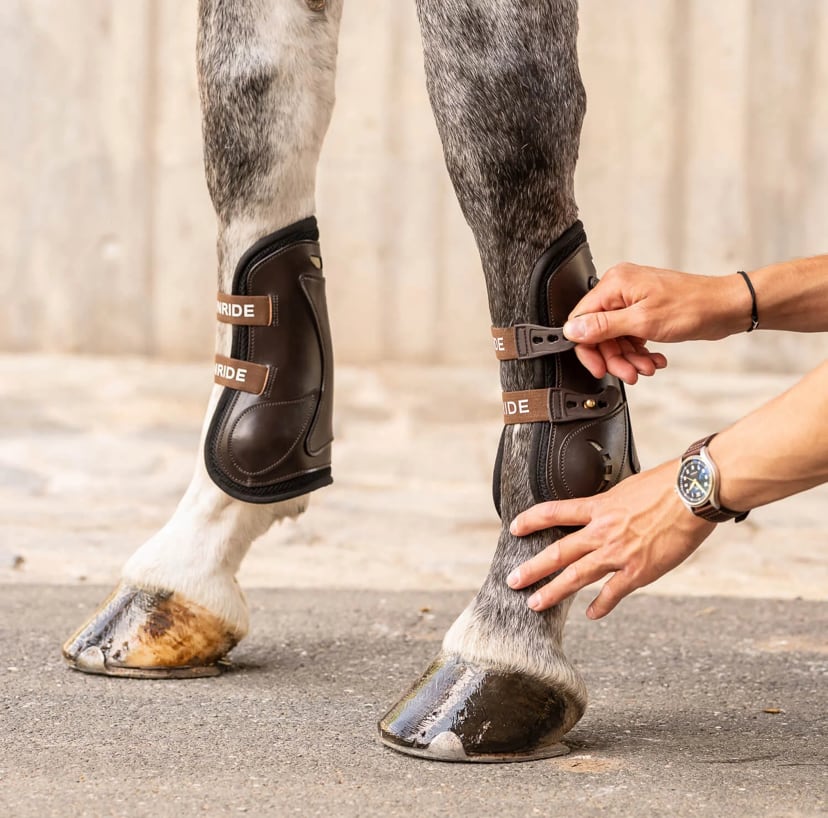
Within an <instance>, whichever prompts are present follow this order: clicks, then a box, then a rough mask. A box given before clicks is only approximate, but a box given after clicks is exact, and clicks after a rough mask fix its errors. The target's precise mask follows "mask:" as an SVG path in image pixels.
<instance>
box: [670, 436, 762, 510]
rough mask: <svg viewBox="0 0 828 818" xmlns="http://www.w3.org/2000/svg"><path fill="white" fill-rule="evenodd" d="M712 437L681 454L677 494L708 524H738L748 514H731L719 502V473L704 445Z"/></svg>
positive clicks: (693, 445)
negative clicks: (729, 522) (730, 521)
mask: <svg viewBox="0 0 828 818" xmlns="http://www.w3.org/2000/svg"><path fill="white" fill-rule="evenodd" d="M714 437H716V435H715V434H712V435H708V436H707V437H705V438H702V439H701V440H697V441H696V442H695V443H693V444H692V445H691V446H690V447H689V448H688V449H687V451H686V452H685V453H684V455H683V457H682V458H681V463H680V464H679V470H678V475H677V477H676V492H677V493H678V496H679V497H680V498H681V501H682V502H683V503H684V505H686V506H687V508H688V509H690V511H692V512H693V514H695V515H696V516H697V517H701V518H702V519H705V520H708V521H709V522H711V523H724V522H727V521H728V520H735V521H736V522H737V523H740V522H742V520H744V519H745V517H747V516H748V514H749V513H750V512H748V511H733V510H732V509H729V508H725V507H724V506H723V505H722V504H721V503H720V502H719V482H720V481H719V470H718V469H717V468H716V464H715V463H714V462H713V459H712V458H711V457H710V452H709V451H708V450H707V444H708V443H710V441H711V440H713V438H714Z"/></svg>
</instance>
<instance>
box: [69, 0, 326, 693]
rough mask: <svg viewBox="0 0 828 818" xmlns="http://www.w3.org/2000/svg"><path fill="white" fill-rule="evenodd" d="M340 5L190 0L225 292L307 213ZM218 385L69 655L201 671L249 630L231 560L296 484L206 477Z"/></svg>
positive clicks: (125, 668)
mask: <svg viewBox="0 0 828 818" xmlns="http://www.w3.org/2000/svg"><path fill="white" fill-rule="evenodd" d="M341 11H342V0H327V2H319V0H234V1H233V2H227V0H201V2H200V4H199V32H198V75H199V86H200V91H201V102H202V113H203V134H204V158H205V169H206V176H207V184H208V188H209V191H210V196H211V198H212V201H213V205H214V207H215V210H216V216H217V221H218V286H219V290H221V291H222V292H224V293H231V292H232V286H233V278H234V273H235V271H236V267H237V264H238V262H239V259H240V258H241V257H242V256H243V255H244V254H245V253H246V251H247V250H248V249H249V248H250V247H251V245H253V244H254V243H257V242H259V240H261V239H262V238H263V237H265V236H269V235H271V234H274V233H275V232H276V231H280V232H282V231H284V229H285V228H288V227H289V226H291V225H294V224H295V223H297V222H299V221H300V220H306V219H308V217H311V216H312V215H313V213H314V210H315V201H314V199H315V194H314V188H315V179H316V166H317V161H318V159H319V153H320V150H321V147H322V141H323V139H324V136H325V132H326V130H327V127H328V122H329V120H330V116H331V111H332V109H333V104H334V75H335V66H336V52H337V39H338V32H339V20H340V15H341ZM303 223H304V222H303ZM311 272H313V271H311ZM181 297H182V298H187V297H188V296H187V293H182V294H181ZM216 352H217V353H218V354H221V355H225V356H229V355H231V327H230V326H229V325H228V324H225V323H220V324H218V331H217V335H216ZM222 392H223V390H222V388H221V386H219V385H217V386H215V387H214V389H213V392H212V395H211V397H210V400H209V404H208V407H207V413H206V417H205V422H204V427H203V433H202V445H201V446H200V448H199V453H198V457H197V463H196V468H195V473H194V475H193V478H192V481H191V482H190V485H189V487H188V488H187V490H186V493H185V494H184V497H183V499H182V500H181V502H180V503H179V505H178V507H177V508H176V510H175V512H174V513H173V515H172V517H171V518H170V520H169V521H168V522H167V524H166V525H165V526H164V527H163V528H162V529H161V530H160V531H159V532H158V533H156V534H155V535H154V536H153V537H151V538H150V539H149V540H148V541H147V542H146V543H144V544H143V545H142V546H141V547H140V548H139V549H138V550H137V551H136V553H135V554H134V555H133V556H132V557H131V558H130V560H129V561H128V562H127V564H126V566H125V567H124V569H123V572H122V577H121V584H120V585H119V586H118V588H117V589H116V591H115V592H114V593H113V595H112V596H111V597H110V598H109V599H108V600H106V601H105V602H104V603H103V605H102V606H101V608H100V609H99V610H98V611H97V613H95V614H94V615H93V616H92V618H91V619H90V620H89V621H88V622H87V623H85V624H84V625H83V626H82V627H81V628H80V629H79V630H78V631H77V632H76V633H75V635H74V636H72V637H71V638H70V639H69V640H68V641H67V643H66V644H65V646H64V656H65V658H66V660H67V662H68V663H69V664H70V666H72V667H74V668H76V669H78V670H83V671H87V672H92V673H105V674H111V675H122V676H149V677H170V676H175V677H188V676H199V675H202V676H203V675H212V674H214V673H216V672H218V667H219V665H218V664H217V663H218V662H219V661H220V660H221V659H222V658H223V657H224V655H225V654H226V653H227V652H228V651H229V650H230V649H231V648H232V647H233V646H234V645H235V644H236V643H237V642H238V641H239V640H240V639H241V638H242V637H243V636H244V635H245V633H246V632H247V629H248V611H247V604H246V602H245V599H244V595H243V593H242V591H241V589H240V587H239V585H238V583H237V581H236V578H235V575H236V572H237V570H238V568H239V566H240V564H241V561H242V559H243V558H244V556H245V554H246V553H247V550H248V548H249V547H250V544H251V542H252V541H253V540H254V539H255V538H257V537H258V536H260V535H261V534H262V533H264V532H265V531H266V530H267V529H268V528H269V527H270V525H271V524H272V523H273V522H274V521H276V520H279V519H283V518H285V517H290V516H295V515H297V514H299V513H301V512H302V511H303V510H304V509H305V507H306V506H307V494H301V493H299V494H296V487H295V486H294V487H293V488H294V496H292V497H291V498H290V499H286V500H284V501H281V502H269V503H261V502H257V503H255V504H254V503H251V502H242V501H240V500H239V499H236V498H235V497H233V496H231V495H230V494H228V493H226V491H224V490H223V489H222V488H219V486H218V485H216V483H215V482H214V480H213V479H211V477H210V475H209V474H208V472H207V469H206V467H205V457H204V454H203V452H204V440H205V437H206V436H207V432H208V429H209V428H210V425H211V421H212V419H213V415H214V412H215V408H216V404H217V402H218V401H219V398H220V396H221V394H222ZM300 490H301V487H300Z"/></svg>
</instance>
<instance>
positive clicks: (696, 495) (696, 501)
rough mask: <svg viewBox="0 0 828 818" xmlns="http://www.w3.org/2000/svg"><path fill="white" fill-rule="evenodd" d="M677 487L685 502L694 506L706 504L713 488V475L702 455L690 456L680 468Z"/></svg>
mask: <svg viewBox="0 0 828 818" xmlns="http://www.w3.org/2000/svg"><path fill="white" fill-rule="evenodd" d="M677 487H678V491H679V494H680V495H681V498H682V500H684V502H685V503H687V504H688V505H690V506H694V507H695V506H702V505H704V504H705V503H706V502H707V501H708V500H709V499H710V494H711V492H712V490H713V475H712V474H711V473H710V468H709V466H708V465H707V463H705V462H704V460H702V459H701V458H700V457H690V458H688V459H687V460H686V461H685V462H684V463H682V465H681V469H680V470H679V475H678V484H677Z"/></svg>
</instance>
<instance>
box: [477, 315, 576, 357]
mask: <svg viewBox="0 0 828 818" xmlns="http://www.w3.org/2000/svg"><path fill="white" fill-rule="evenodd" d="M492 338H493V339H494V349H495V355H496V356H497V359H498V360H499V361H516V360H520V361H523V360H528V359H530V358H540V357H541V356H543V355H555V354H557V353H559V352H566V351H567V350H569V349H572V348H573V347H574V346H575V344H574V342H572V341H568V340H567V339H566V338H564V334H563V328H562V327H544V326H541V325H540V324H515V326H513V327H492Z"/></svg>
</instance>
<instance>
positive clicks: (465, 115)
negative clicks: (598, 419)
mask: <svg viewBox="0 0 828 818" xmlns="http://www.w3.org/2000/svg"><path fill="white" fill-rule="evenodd" d="M417 7H418V11H419V16H420V24H421V29H422V37H423V44H424V49H425V65H426V73H427V82H428V91H429V95H430V98H431V103H432V107H433V109H434V115H435V117H436V120H437V126H438V129H439V132H440V136H441V138H442V142H443V149H444V153H445V159H446V164H447V166H448V170H449V173H450V175H451V179H452V182H453V184H454V187H455V190H456V193H457V197H458V199H459V202H460V205H461V207H462V210H463V213H464V215H465V217H466V219H467V221H468V223H469V225H470V226H471V228H472V230H473V232H474V235H475V238H476V240H477V245H478V248H479V252H480V257H481V259H482V262H483V271H484V274H485V279H486V285H487V288H488V295H489V307H490V311H491V318H492V323H493V325H494V326H495V327H510V326H513V325H516V324H520V323H526V322H530V323H531V322H538V321H539V320H543V321H546V322H547V323H551V322H552V319H554V320H555V321H558V322H560V321H562V319H563V318H565V317H566V313H567V312H568V311H569V309H571V308H572V306H574V303H563V302H564V301H567V300H568V301H569V302H571V301H572V298H573V297H576V296H577V297H580V295H583V293H584V292H586V289H587V287H588V286H589V284H588V283H587V281H588V279H589V278H590V275H587V273H586V272H585V271H586V270H587V269H589V270H591V269H592V268H591V259H589V251H588V248H587V247H586V239H585V237H584V236H583V233H582V228H581V227H580V225H579V224H577V223H576V217H577V207H576V204H575V198H574V190H573V183H574V172H575V163H576V160H577V157H578V145H579V138H580V131H581V124H582V119H583V116H584V111H585V94H584V89H583V86H582V83H581V79H580V75H579V70H578V61H577V53H576V38H577V27H578V23H577V3H576V0H532V1H531V2H527V1H526V0H496V2H491V0H417ZM561 242H564V244H565V245H566V246H561ZM548 250H551V252H547V251H548ZM539 259H540V261H539ZM573 259H574V261H573ZM573 264H574V265H575V266H576V267H577V269H570V268H572V267H573ZM556 265H557V266H556ZM564 268H566V269H564ZM561 270H564V272H563V273H560V271H561ZM559 273H560V275H558V274H559ZM551 274H555V275H558V277H559V279H560V278H561V276H569V277H570V279H571V280H570V281H569V283H568V284H567V286H566V287H564V291H566V294H565V295H563V291H562V290H561V289H560V287H558V286H557V285H556V286H554V287H553V286H552V285H550V287H549V290H548V292H549V294H550V295H549V297H550V302H549V305H548V313H549V314H538V311H537V309H536V307H537V303H538V302H540V301H543V302H544V309H546V306H547V305H546V303H545V298H546V295H547V290H546V289H545V288H546V284H547V281H548V280H551V279H549V276H550V275H551ZM572 276H575V279H577V281H576V280H575V279H573V278H572ZM570 284H571V285H572V286H569V285H570ZM541 288H544V289H543V292H542V293H541ZM559 292H561V293H562V294H561V295H560V296H558V295H556V294H555V293H559ZM533 303H534V306H533ZM566 354H567V355H569V356H570V357H569V358H568V359H564V356H563V355H555V356H553V357H554V358H555V359H557V361H564V363H552V364H541V367H542V366H544V365H546V366H552V368H551V369H548V370H543V369H542V368H541V369H540V370H539V368H538V365H539V361H538V360H535V361H533V360H506V361H503V362H502V363H501V380H502V386H503V389H504V390H505V391H513V390H529V389H533V388H537V387H538V386H540V385H545V386H547V387H553V386H556V385H557V386H560V385H561V384H562V383H564V382H565V381H562V380H561V376H560V375H558V376H556V375H555V371H556V370H555V369H554V367H556V366H557V367H559V369H558V370H557V371H558V372H559V373H560V372H563V373H564V375H565V374H566V372H567V371H568V372H569V373H570V374H571V376H572V377H574V378H576V379H577V380H578V381H579V383H578V388H579V389H580V391H581V392H587V393H590V392H599V391H600V390H601V389H603V388H604V387H605V386H607V384H604V383H602V382H592V383H590V382H589V378H588V376H587V375H586V373H585V371H584V370H582V368H581V367H579V366H578V365H577V362H575V359H574V353H572V352H571V351H569V352H567V353H566ZM539 372H540V377H541V380H542V381H543V383H539V382H538V376H539ZM556 377H557V380H556ZM544 378H545V380H544ZM611 388H614V389H617V391H618V396H620V395H621V394H622V393H621V390H620V389H618V387H617V386H613V387H611ZM613 394H614V393H613ZM618 396H617V400H622V398H620V397H618ZM593 403H596V402H595V401H591V400H588V401H587V404H588V405H592V404H593ZM616 403H617V401H616ZM605 408H607V407H605ZM615 410H616V412H617V413H620V414H617V418H616V421H615V423H616V426H617V427H618V428H619V429H620V424H622V423H623V424H624V429H623V430H621V431H619V435H620V437H621V438H623V439H624V441H626V440H627V430H626V414H625V413H626V408H625V407H623V406H620V407H619V406H618V405H616V406H615ZM565 426H566V424H561V425H560V426H559V428H558V437H560V435H561V434H567V432H566V429H565ZM569 427H570V430H575V431H577V429H576V427H577V428H582V427H583V423H581V424H580V425H579V424H577V423H575V424H573V423H569ZM542 428H545V429H546V430H549V429H550V428H552V426H551V425H550V424H539V423H520V424H518V425H509V426H507V427H506V429H505V433H504V438H503V444H502V445H503V450H502V463H501V466H500V469H501V479H500V485H499V489H500V497H499V504H500V509H499V510H500V513H501V518H502V520H503V524H502V528H501V533H500V537H499V540H498V543H497V550H496V552H495V555H494V559H493V561H492V565H491V569H490V571H489V574H488V576H487V578H486V580H485V582H484V584H483V587H482V588H481V590H480V591H479V593H478V594H477V596H476V597H475V599H474V600H473V601H472V602H471V604H470V605H469V606H468V608H467V609H466V610H465V611H464V612H463V613H462V614H461V616H460V617H459V619H457V621H456V622H455V623H454V625H453V626H452V627H451V629H450V630H449V631H448V633H447V634H446V637H445V640H444V642H443V648H442V652H441V654H440V656H438V658H437V659H436V660H435V662H434V663H433V664H432V665H431V666H430V667H429V669H428V670H427V671H426V673H425V675H424V676H423V677H422V678H421V679H420V680H419V681H418V682H417V683H416V684H415V685H414V686H413V688H412V689H411V690H410V691H409V692H408V693H407V694H406V696H404V697H403V698H402V699H401V701H400V702H398V703H397V705H395V706H394V707H393V708H392V709H391V710H390V711H389V713H388V714H387V715H386V716H385V717H384V718H383V719H382V721H381V722H380V734H381V737H382V739H383V741H384V742H385V743H386V744H388V745H389V746H391V747H393V748H395V749H398V750H401V751H402V752H406V753H410V754H412V755H419V756H425V757H429V758H435V759H445V760H461V761H497V760H520V759H529V758H539V757H544V756H549V755H555V754H557V753H559V752H563V751H565V748H563V747H562V745H560V744H559V743H558V741H559V739H560V737H561V736H563V735H564V734H565V733H566V732H567V731H568V730H569V729H571V727H572V726H573V725H574V724H575V723H576V722H577V721H578V719H579V718H580V717H581V715H582V714H583V712H584V708H585V706H586V689H585V686H584V683H583V681H582V679H581V677H580V675H579V674H578V672H577V671H576V670H575V669H574V668H573V666H572V665H571V664H570V662H569V661H568V660H567V658H566V656H565V655H564V652H563V649H562V634H563V627H564V621H565V619H566V615H567V612H568V608H569V602H565V603H563V604H561V605H558V606H557V607H555V608H552V609H551V610H549V611H546V612H544V613H535V612H533V611H532V610H530V609H529V608H528V607H527V606H526V598H527V596H528V594H529V593H530V591H529V590H527V591H525V592H515V591H512V590H510V589H509V588H508V587H507V585H506V577H507V575H508V574H509V572H510V571H511V570H512V569H513V568H514V567H515V566H517V565H518V564H520V563H521V562H523V561H524V560H526V559H528V558H529V557H531V556H533V555H534V554H536V553H537V552H538V551H539V550H541V549H543V548H544V547H545V546H547V545H548V544H549V543H550V542H551V541H552V540H553V539H554V538H555V537H557V536H560V532H558V531H555V530H551V531H547V532H544V533H542V534H537V535H533V536H529V537H524V538H520V539H517V538H515V537H513V536H512V535H511V534H510V533H509V522H510V520H511V519H512V518H513V517H514V516H515V515H516V514H517V513H518V512H520V511H522V510H524V509H526V508H527V507H528V506H530V505H532V504H533V503H534V502H536V501H537V500H540V499H552V498H554V497H555V496H556V490H555V486H554V485H553V484H555V483H556V481H557V480H558V477H560V475H557V474H555V473H554V463H553V467H552V468H551V469H550V472H549V475H548V479H546V478H543V479H540V480H539V479H537V478H536V477H534V476H533V475H532V474H530V464H532V466H533V468H536V467H537V463H538V462H539V461H538V458H537V454H536V452H534V453H533V449H535V450H536V449H537V447H538V446H541V445H547V444H548V445H552V444H549V443H548V440H540V439H539V438H538V434H539V432H540V431H541V430H542ZM613 428H615V427H613ZM548 435H549V432H548V431H547V436H548ZM553 436H554V431H553ZM587 442H588V443H589V441H587ZM596 445H598V444H596ZM624 446H626V442H625V443H624ZM584 456H585V457H586V458H587V459H588V458H589V457H590V455H588V454H587V455H584ZM608 457H609V456H608ZM617 460H618V461H619V468H618V469H617V471H618V472H619V474H618V475H617V476H616V479H617V477H618V476H624V475H622V474H620V472H621V471H624V469H622V468H620V464H621V461H624V463H626V471H627V472H629V471H630V468H629V463H628V461H629V460H630V455H629V452H628V451H627V450H626V448H624V447H622V448H621V449H619V453H618V457H617ZM550 462H551V459H550ZM582 465H583V464H581V463H578V462H576V463H574V464H572V468H573V473H574V472H577V471H578V470H579V469H581V466H582ZM603 468H604V467H603V465H601V470H602V473H603ZM496 483H497V481H496ZM541 484H542V485H541ZM605 487H606V486H605V485H603V484H602V483H601V482H600V480H599V484H598V485H595V486H594V488H595V489H596V490H597V489H599V488H605ZM496 491H497V485H496ZM557 496H561V495H560V493H558V494H557ZM564 496H565V495H564Z"/></svg>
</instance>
